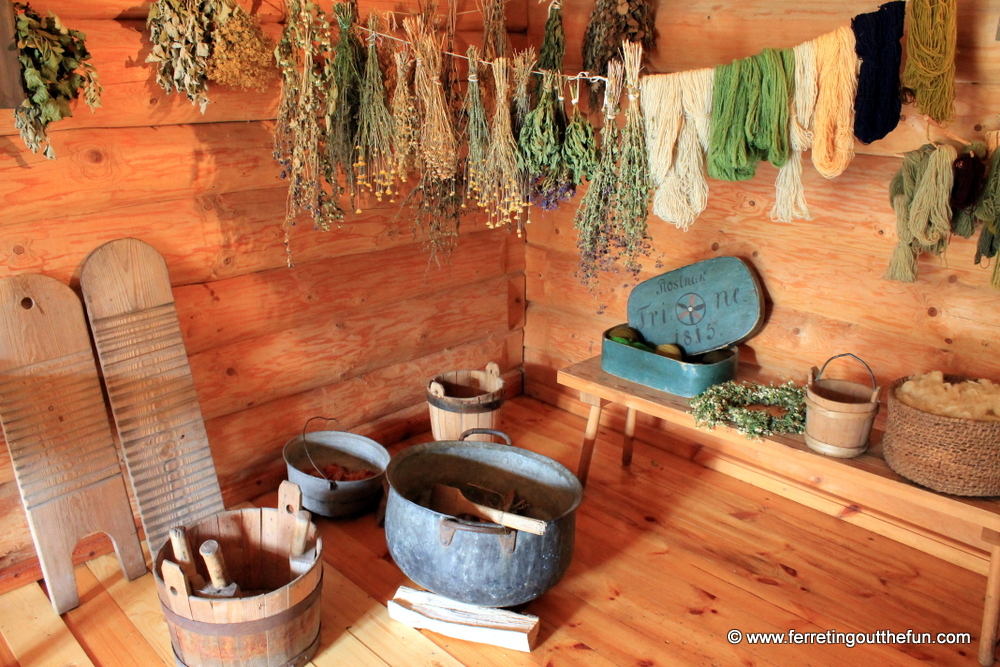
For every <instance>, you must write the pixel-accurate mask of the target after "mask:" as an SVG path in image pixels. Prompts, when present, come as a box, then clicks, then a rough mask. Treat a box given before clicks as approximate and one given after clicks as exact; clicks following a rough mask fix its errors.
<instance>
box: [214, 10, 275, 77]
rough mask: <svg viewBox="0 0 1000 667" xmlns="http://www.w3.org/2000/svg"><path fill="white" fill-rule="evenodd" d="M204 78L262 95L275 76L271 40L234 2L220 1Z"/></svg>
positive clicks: (272, 42) (272, 43)
mask: <svg viewBox="0 0 1000 667" xmlns="http://www.w3.org/2000/svg"><path fill="white" fill-rule="evenodd" d="M215 23H216V28H215V31H214V32H213V34H212V55H211V56H209V58H208V62H207V63H206V69H205V74H206V76H207V77H208V78H209V79H210V80H212V81H215V82H216V83H219V84H222V85H223V86H228V87H229V88H238V89H240V90H256V91H258V92H261V91H263V90H265V89H266V88H267V87H268V85H270V83H271V81H272V79H273V78H274V76H275V71H274V41H273V40H272V39H271V38H270V37H268V36H267V35H265V34H264V31H263V30H261V27H260V24H259V23H257V21H256V20H255V19H254V18H253V17H252V16H250V14H248V13H247V12H246V11H245V10H244V9H243V8H242V7H241V6H240V5H239V4H237V3H236V2H235V1H234V0H222V2H221V3H220V5H219V14H218V16H217V17H216V22H215Z"/></svg>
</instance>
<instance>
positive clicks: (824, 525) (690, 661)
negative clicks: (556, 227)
mask: <svg viewBox="0 0 1000 667" xmlns="http://www.w3.org/2000/svg"><path fill="white" fill-rule="evenodd" d="M504 421H505V428H506V429H507V430H508V432H509V433H510V434H511V435H512V436H513V437H514V441H515V443H516V444H517V445H519V446H521V447H525V448H527V449H531V450H534V451H538V452H541V453H543V454H545V455H548V456H550V457H552V458H554V459H556V460H558V461H560V462H562V463H564V464H566V465H568V466H570V467H571V468H574V467H575V462H576V457H577V454H578V448H579V442H580V438H581V434H582V430H583V420H582V419H580V418H578V417H575V416H573V415H570V414H569V413H566V412H563V411H560V410H557V409H555V408H552V407H550V406H547V405H545V404H543V403H539V402H537V401H534V400H531V399H527V398H519V399H516V400H514V401H510V402H508V403H507V404H506V406H505V407H504ZM429 439H430V437H429V434H428V435H426V436H423V437H421V438H414V439H412V440H411V441H410V442H423V441H426V440H429ZM620 439H621V436H620V434H617V433H613V432H608V431H602V432H601V434H600V439H599V441H598V443H597V452H596V455H595V458H594V463H593V465H592V467H591V473H590V480H589V482H588V487H587V493H586V497H585V500H584V503H583V504H582V506H581V507H580V509H579V510H578V512H577V540H576V553H575V556H574V559H573V564H572V566H571V568H570V570H569V572H568V574H567V575H566V577H565V578H564V579H563V580H562V581H561V582H560V583H559V584H558V585H557V586H556V587H555V588H554V589H552V590H551V591H550V592H548V593H547V594H545V595H544V596H542V597H541V598H540V599H538V600H536V601H535V602H533V603H531V604H530V605H528V606H527V609H526V611H528V612H530V613H534V614H537V615H538V616H540V617H541V619H542V630H541V633H540V637H539V639H540V642H539V646H538V647H537V648H536V649H535V651H533V652H532V653H530V654H523V653H518V652H514V651H506V650H502V649H497V648H492V647H488V646H480V645H476V644H471V643H467V642H462V641H459V640H452V639H448V638H447V637H442V636H440V635H434V634H432V633H429V632H428V633H424V634H421V633H419V632H417V631H414V630H412V629H410V628H407V627H404V626H401V625H399V624H397V623H395V622H394V621H392V620H391V619H389V618H388V616H387V614H386V609H385V602H386V600H387V599H388V598H390V597H391V596H392V594H393V592H394V591H395V589H396V587H397V586H399V585H400V584H404V583H407V580H406V578H405V577H404V576H403V575H402V574H401V573H400V571H399V570H398V569H397V568H396V566H395V565H394V564H393V562H392V560H391V558H390V557H389V555H388V551H387V549H386V545H385V539H384V535H383V532H382V531H381V530H380V529H379V528H377V527H376V526H375V523H374V519H373V517H372V516H371V515H369V516H365V517H362V518H360V519H357V520H353V521H343V522H332V521H327V520H320V521H319V522H318V523H319V524H320V527H321V530H322V533H323V536H324V545H325V549H324V557H325V559H326V561H327V563H328V567H327V570H326V573H325V578H324V591H323V598H322V604H323V636H322V639H321V647H322V648H321V649H320V654H319V655H317V657H316V658H315V659H314V660H313V663H312V664H314V665H316V666H317V667H323V666H333V665H337V666H341V665H343V666H354V665H361V666H363V665H386V664H388V665H399V666H402V667H411V666H418V665H426V666H428V667H430V666H435V667H450V666H454V665H477V666H478V665H497V666H507V665H534V664H537V665H543V666H545V667H550V666H551V667H556V666H563V665H595V666H610V665H619V666H621V667H626V666H628V667H651V666H653V665H705V666H717V667H729V666H731V665H732V666H736V665H746V666H753V665H774V666H783V665H795V666H804V665H822V666H829V667H834V666H836V667H841V666H844V665H848V666H855V665H858V666H863V665H871V666H873V667H895V666H904V665H905V666H915V665H927V664H935V665H969V666H972V665H976V664H977V662H976V660H975V654H976V642H977V641H978V635H979V624H980V609H981V604H982V595H983V590H984V585H985V580H984V577H982V576H979V575H976V574H973V573H970V572H968V571H966V570H962V569H960V568H958V567H957V566H954V565H951V564H949V563H946V562H944V561H941V560H938V559H936V558H933V557H931V556H927V555H925V554H923V553H921V552H918V551H916V550H913V549H911V548H909V547H905V546H901V545H899V544H897V543H894V542H892V541H890V540H888V539H886V538H883V537H880V536H878V535H875V534H873V533H869V532H867V531H865V530H863V529H861V528H858V527H856V526H853V525H851V524H848V523H846V522H843V521H839V520H837V519H835V518H832V517H829V516H826V515H824V514H821V513H819V512H816V511H813V510H810V509H808V508H805V507H802V506H800V505H797V504H795V503H793V502H791V501H788V500H785V499H783V498H780V497H775V496H773V495H771V494H770V493H768V492H765V491H761V490H759V489H757V488H754V487H752V486H749V485H747V484H745V483H743V482H740V481H737V480H734V479H732V478H729V477H727V476H725V475H722V474H720V473H717V472H714V471H711V470H707V469H705V468H702V467H700V466H698V465H696V464H693V463H691V462H688V461H686V460H683V459H680V458H677V457H675V456H673V455H670V454H667V453H665V452H663V451H662V450H659V449H657V448H656V447H655V446H653V445H650V444H648V443H643V442H637V443H636V450H635V459H634V462H633V464H632V466H631V469H628V470H623V469H622V468H621V465H620V459H619V454H620ZM404 444H406V443H404ZM400 446H402V445H400ZM397 448H398V447H397ZM258 502H259V503H260V504H262V505H268V506H271V507H273V506H274V504H275V502H276V494H269V495H267V496H263V497H262V498H260V499H258ZM77 583H78V585H79V587H80V594H81V600H82V604H81V606H80V607H79V608H78V609H76V610H74V611H72V612H69V613H67V614H65V615H64V616H63V617H62V619H60V618H59V617H57V616H55V614H54V612H52V610H51V607H50V606H49V605H48V602H47V599H46V598H45V596H44V589H43V587H42V586H39V585H35V584H33V585H30V586H27V587H23V588H21V589H18V590H16V591H14V592H13V593H10V594H7V595H5V596H3V597H0V633H2V635H3V638H4V641H0V664H2V665H20V666H21V667H29V666H35V665H38V666H44V667H57V666H62V665H88V664H94V665H98V666H101V665H109V666H110V665H122V666H132V665H142V666H145V665H153V666H155V665H161V664H162V665H166V666H169V665H173V664H174V663H173V658H172V654H171V651H170V645H169V639H168V636H167V632H166V626H165V624H164V621H163V618H162V616H161V614H160V611H159V603H158V601H157V599H156V594H155V590H154V586H153V582H152V579H151V576H150V575H148V574H147V575H146V576H145V577H143V578H141V579H139V580H137V581H135V582H126V581H124V580H123V579H122V576H121V573H120V571H119V570H118V567H117V563H116V561H115V560H114V557H113V556H105V557H102V558H98V559H96V560H94V561H91V562H90V563H89V564H88V565H87V566H84V567H80V568H78V569H77ZM734 629H736V630H740V631H742V632H744V633H748V632H781V633H786V632H787V631H788V630H790V629H794V630H797V631H801V632H824V631H826V630H835V631H840V632H866V633H871V632H876V631H880V630H892V631H894V632H905V631H906V630H908V629H912V630H914V631H915V632H930V633H932V634H934V635H936V634H937V633H939V632H956V633H959V632H968V633H971V634H972V642H973V643H971V644H965V645H957V646H955V645H952V646H944V645H919V646H914V645H895V646H893V645H875V646H868V645H865V646H856V647H855V648H848V647H846V646H825V645H817V644H814V645H781V646H775V645H767V646H764V645H748V644H747V643H746V642H745V641H744V642H743V643H740V644H738V645H733V644H730V643H729V641H727V633H729V631H730V630H734Z"/></svg>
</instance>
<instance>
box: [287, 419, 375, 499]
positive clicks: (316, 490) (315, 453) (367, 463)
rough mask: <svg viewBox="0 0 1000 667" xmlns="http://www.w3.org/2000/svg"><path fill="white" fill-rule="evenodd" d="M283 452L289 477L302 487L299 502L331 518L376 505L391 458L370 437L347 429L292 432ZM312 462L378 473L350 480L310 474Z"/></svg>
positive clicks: (316, 464) (320, 467) (319, 464)
mask: <svg viewBox="0 0 1000 667" xmlns="http://www.w3.org/2000/svg"><path fill="white" fill-rule="evenodd" d="M306 447H308V451H307V449H306ZM283 455H284V457H285V463H286V465H287V466H288V481H290V482H294V483H296V484H298V485H299V487H300V488H301V489H302V506H303V507H305V508H306V509H307V510H309V511H310V512H313V513H315V514H320V515H322V516H326V517H331V518H344V517H350V516H355V515H357V514H362V513H364V512H367V511H368V510H371V509H373V508H374V507H375V505H376V503H377V502H378V499H379V493H380V492H381V490H382V481H383V480H384V479H385V472H384V471H385V467H386V466H387V465H388V464H389V458H390V456H389V452H388V451H387V450H386V448H385V447H383V446H382V445H380V444H378V443H377V442H375V441H374V440H372V439H371V438H366V437H364V436H363V435H358V434H356V433H348V432H347V431H313V432H312V433H308V434H304V436H302V435H299V436H295V437H294V438H292V439H291V440H289V441H288V442H287V443H285V448H284V450H283ZM310 457H311V460H310ZM314 463H315V467H317V468H319V469H322V468H323V466H325V465H326V464H328V463H336V464H338V465H341V466H344V467H345V468H351V469H355V470H356V469H359V468H368V469H371V470H376V471H378V474H376V475H375V476H374V477H370V478H368V479H362V480H356V481H353V482H336V481H332V480H326V479H323V478H322V477H315V476H313V475H311V474H309V471H311V470H313V469H314V466H313V464H314Z"/></svg>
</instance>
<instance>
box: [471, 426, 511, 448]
mask: <svg viewBox="0 0 1000 667" xmlns="http://www.w3.org/2000/svg"><path fill="white" fill-rule="evenodd" d="M470 435H492V436H495V437H497V438H503V441H504V443H506V444H507V445H509V446H511V447H513V446H514V441H513V440H511V439H510V436H509V435H507V434H506V433H504V432H503V431H498V430H496V429H495V428H470V429H469V430H468V431H465V432H463V433H462V435H460V436H458V439H459V440H465V439H466V438H467V437H468V436H470Z"/></svg>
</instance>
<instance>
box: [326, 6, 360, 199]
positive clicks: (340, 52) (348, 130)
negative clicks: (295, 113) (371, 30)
mask: <svg viewBox="0 0 1000 667" xmlns="http://www.w3.org/2000/svg"><path fill="white" fill-rule="evenodd" d="M333 11H334V13H335V14H336V15H337V28H338V31H339V34H338V38H337V45H336V47H334V53H333V73H334V80H335V82H336V84H337V91H338V95H337V104H336V106H335V107H334V113H333V125H332V126H331V128H330V139H329V151H330V157H331V159H332V161H333V163H334V165H336V166H338V167H340V170H341V171H342V172H343V173H344V180H345V181H346V182H347V191H348V193H350V196H351V206H352V207H355V211H356V212H357V213H360V212H361V211H360V210H358V209H357V208H356V204H355V202H356V200H357V194H358V193H357V182H356V181H355V178H354V162H355V157H354V156H355V146H356V145H357V144H355V143H354V139H355V136H356V135H357V132H358V109H359V107H360V105H361V69H362V65H361V63H362V59H363V58H364V49H363V47H362V46H361V42H360V41H359V40H358V36H357V34H356V33H355V30H354V28H355V21H356V20H357V7H356V6H355V5H354V4H353V3H351V2H335V3H334V4H333Z"/></svg>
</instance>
